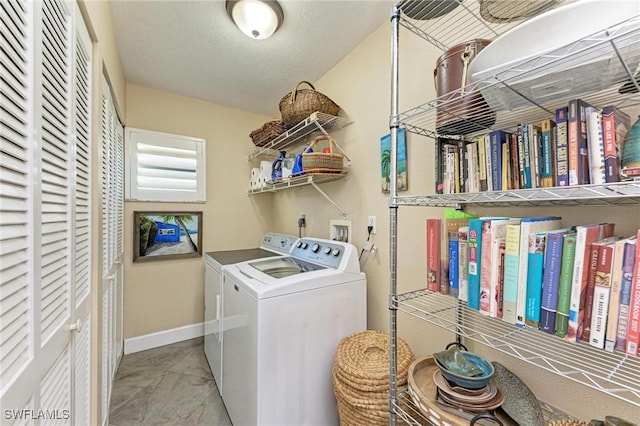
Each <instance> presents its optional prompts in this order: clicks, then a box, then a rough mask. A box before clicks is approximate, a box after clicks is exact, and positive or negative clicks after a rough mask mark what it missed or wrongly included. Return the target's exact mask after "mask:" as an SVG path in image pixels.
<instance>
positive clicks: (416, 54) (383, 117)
mask: <svg viewBox="0 0 640 426" xmlns="http://www.w3.org/2000/svg"><path fill="white" fill-rule="evenodd" d="M390 27H391V26H390V24H384V25H383V26H382V27H380V28H379V29H378V30H377V31H375V32H374V33H373V34H372V35H371V36H370V37H369V38H368V39H367V40H366V41H365V42H363V43H362V44H361V45H360V46H358V47H357V48H356V49H355V50H354V51H352V52H351V53H350V54H349V55H348V56H346V57H345V58H344V59H343V61H342V62H341V63H339V64H338V65H337V66H336V67H334V68H333V69H332V70H331V71H330V72H328V73H327V74H326V75H325V76H323V77H322V78H321V79H320V80H319V81H318V82H317V84H316V88H317V89H318V90H320V91H322V92H323V93H325V94H327V95H329V96H330V97H331V98H333V99H334V100H335V101H336V102H337V103H338V104H339V105H341V106H342V107H343V109H344V110H345V111H346V112H347V113H348V114H349V115H350V116H351V118H352V119H353V121H354V123H353V124H352V125H351V126H350V127H349V128H348V129H346V130H345V131H343V132H341V133H339V134H338V136H337V140H338V142H339V144H341V146H342V147H343V149H344V150H345V151H346V152H347V153H348V154H349V156H350V157H351V158H352V160H353V167H352V173H351V175H350V176H349V178H348V179H347V180H346V181H340V182H334V183H330V184H326V185H323V186H322V188H323V189H324V190H325V191H326V192H327V193H328V194H329V195H330V196H331V197H332V198H333V199H335V200H336V201H337V203H338V204H339V205H340V206H341V207H342V208H343V209H344V210H346V212H347V219H350V220H352V221H353V226H354V228H353V229H354V237H355V238H354V243H355V244H356V246H357V247H358V248H361V247H362V244H363V242H364V240H365V238H366V226H367V216H369V215H376V216H377V227H378V234H377V235H376V236H375V240H374V242H375V244H376V245H377V246H378V248H379V250H378V253H377V254H376V255H375V256H373V255H365V257H364V258H363V259H364V260H363V262H362V268H363V270H364V271H365V272H366V274H367V281H368V294H367V303H368V327H369V328H370V329H381V330H389V311H388V294H389V279H388V278H389V277H388V273H389V272H388V271H389V267H388V265H389V256H388V249H389V243H388V241H389V213H388V199H387V197H386V196H385V195H383V194H382V193H381V191H380V165H379V161H380V153H379V149H380V148H379V138H380V137H381V136H382V135H384V134H386V133H388V132H389V128H388V122H389V114H390V76H391V71H390V65H391V56H390V40H391V35H390V29H391V28H390ZM400 52H401V61H400V111H401V112H402V111H405V110H407V109H409V108H411V107H415V106H418V105H420V104H422V103H424V102H426V101H427V100H429V99H432V98H434V97H435V93H434V89H433V82H432V78H433V77H432V76H433V66H434V64H435V61H436V59H437V57H438V56H439V55H440V52H438V51H436V50H435V49H434V48H431V47H429V46H428V45H427V43H426V42H424V41H422V40H418V39H417V38H416V37H414V36H413V35H411V34H409V33H408V32H407V31H403V32H402V33H401V48H400ZM407 150H408V156H409V164H408V169H409V189H410V191H408V193H410V194H428V193H432V192H433V187H434V162H433V141H432V140H431V139H427V138H423V137H420V136H417V135H414V134H410V135H408V146H407ZM401 194H403V193H401ZM273 208H274V215H273V217H274V225H275V228H276V229H277V230H280V231H284V232H295V231H296V227H295V224H296V218H297V217H298V215H299V214H301V213H305V214H306V215H307V221H308V228H307V233H308V234H309V235H321V236H326V235H327V232H328V231H327V230H328V227H329V220H330V219H332V218H338V217H340V215H339V213H338V211H337V210H335V209H334V208H333V206H331V205H330V204H328V203H327V202H326V201H325V200H324V199H323V198H322V197H321V196H320V195H319V194H318V193H317V192H315V191H314V190H313V189H312V188H305V189H298V190H295V191H289V192H283V193H278V194H275V195H274V206H273ZM475 211H477V212H478V213H480V214H483V213H484V214H493V215H495V214H501V215H502V214H507V215H512V216H526V215H530V216H532V215H536V214H557V215H560V216H562V217H563V218H565V219H566V220H565V222H566V224H567V225H569V224H582V223H591V222H593V221H607V220H608V221H614V222H617V223H618V226H617V230H618V232H619V233H621V234H631V233H633V232H634V231H635V230H636V229H638V227H640V223H639V221H638V219H637V218H638V217H640V216H639V215H638V213H640V211H639V209H638V208H634V207H606V208H599V209H584V208H568V207H565V208H562V207H558V208H531V209H524V208H520V209H506V210H505V209H501V210H497V209H484V210H475ZM427 217H442V209H439V208H419V207H401V208H400V209H399V212H398V218H399V225H398V231H399V233H398V238H399V240H398V241H399V244H398V286H399V291H400V292H404V291H410V290H415V289H419V288H423V287H424V282H425V274H424V269H425V260H424V259H425V243H424V232H425V229H424V220H425V218H427ZM630 218H634V219H630ZM399 335H400V336H401V337H402V338H404V339H405V340H407V341H408V342H409V344H410V345H411V347H412V348H413V350H414V352H415V354H416V355H417V356H423V355H427V354H431V353H433V352H435V351H438V350H441V349H442V348H443V345H444V344H445V342H449V341H452V340H453V339H454V337H453V336H452V335H451V334H448V333H446V332H443V331H442V330H440V329H438V328H435V327H432V326H429V325H427V324H426V323H424V322H420V321H418V320H414V319H413V318H409V317H408V316H407V315H405V314H403V313H399ZM473 350H476V351H478V352H482V353H485V354H486V356H487V357H488V358H490V359H492V360H498V361H500V362H502V363H503V364H504V365H506V366H507V367H508V368H511V369H512V370H513V371H514V372H515V373H516V374H517V375H518V376H520V377H521V378H522V379H523V380H524V381H525V382H526V383H527V384H528V385H529V386H530V387H531V388H532V390H533V391H534V392H535V394H536V395H537V396H538V397H539V398H540V399H542V400H546V401H551V402H554V403H555V404H556V405H557V406H558V407H559V408H561V409H563V410H565V411H566V412H568V413H570V414H573V415H576V416H579V417H580V418H582V419H586V420H588V419H591V418H603V417H604V415H605V414H616V415H618V416H621V417H626V418H638V414H639V413H638V408H637V407H633V408H632V407H631V406H630V405H627V404H625V403H623V402H621V401H620V400H618V399H615V398H611V397H607V396H605V395H604V394H602V393H599V392H596V391H593V390H591V389H585V387H582V386H579V385H576V384H574V383H573V382H572V381H569V380H567V379H563V378H560V377H558V376H555V375H553V374H551V373H547V372H542V371H541V370H540V369H538V368H535V367H532V366H530V365H529V364H526V363H524V362H520V361H517V360H514V359H513V358H510V357H504V356H501V355H500V354H498V353H496V352H495V351H488V350H486V349H483V348H482V347H480V346H479V345H478V346H476V347H474V349H473ZM631 413H635V415H631Z"/></svg>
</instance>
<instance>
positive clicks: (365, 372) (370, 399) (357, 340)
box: [332, 330, 414, 426]
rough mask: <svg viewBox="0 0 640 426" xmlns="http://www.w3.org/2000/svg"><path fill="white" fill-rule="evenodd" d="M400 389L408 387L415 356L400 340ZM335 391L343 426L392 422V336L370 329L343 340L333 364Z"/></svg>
mask: <svg viewBox="0 0 640 426" xmlns="http://www.w3.org/2000/svg"><path fill="white" fill-rule="evenodd" d="M397 354H398V355H397V364H398V372H397V375H398V390H399V391H402V390H404V389H406V383H407V373H408V368H409V365H410V364H411V363H412V361H413V359H414V355H413V352H411V349H410V348H409V345H407V343H406V342H404V341H403V340H402V339H398V344H397ZM332 382H333V390H334V393H335V395H336V400H337V402H338V413H339V415H340V424H341V425H342V426H362V425H367V426H369V425H381V426H382V425H388V424H389V335H388V334H387V333H384V332H382V331H373V330H367V331H362V332H360V333H355V334H352V335H351V336H348V337H345V338H344V339H342V341H341V342H340V344H339V345H338V350H337V352H336V357H335V361H334V363H333V377H332Z"/></svg>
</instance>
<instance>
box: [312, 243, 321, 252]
mask: <svg viewBox="0 0 640 426" xmlns="http://www.w3.org/2000/svg"><path fill="white" fill-rule="evenodd" d="M318 250H320V244H318V243H315V244H314V245H313V246H311V251H312V252H314V253H317V252H318Z"/></svg>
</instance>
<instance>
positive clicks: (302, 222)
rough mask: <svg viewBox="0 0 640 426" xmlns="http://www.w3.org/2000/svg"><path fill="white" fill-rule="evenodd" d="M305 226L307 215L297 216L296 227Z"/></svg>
mask: <svg viewBox="0 0 640 426" xmlns="http://www.w3.org/2000/svg"><path fill="white" fill-rule="evenodd" d="M306 226H307V217H306V216H305V215H302V216H300V217H299V218H298V228H306Z"/></svg>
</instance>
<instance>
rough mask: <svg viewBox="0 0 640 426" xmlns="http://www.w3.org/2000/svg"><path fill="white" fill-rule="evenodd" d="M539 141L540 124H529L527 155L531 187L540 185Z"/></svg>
mask: <svg viewBox="0 0 640 426" xmlns="http://www.w3.org/2000/svg"><path fill="white" fill-rule="evenodd" d="M541 151H542V148H541V142H540V126H536V125H534V124H529V155H530V157H531V158H530V160H529V162H530V165H531V187H532V188H540V187H541V185H542V184H541V181H540V177H541V173H540V172H541V160H540V157H541Z"/></svg>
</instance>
